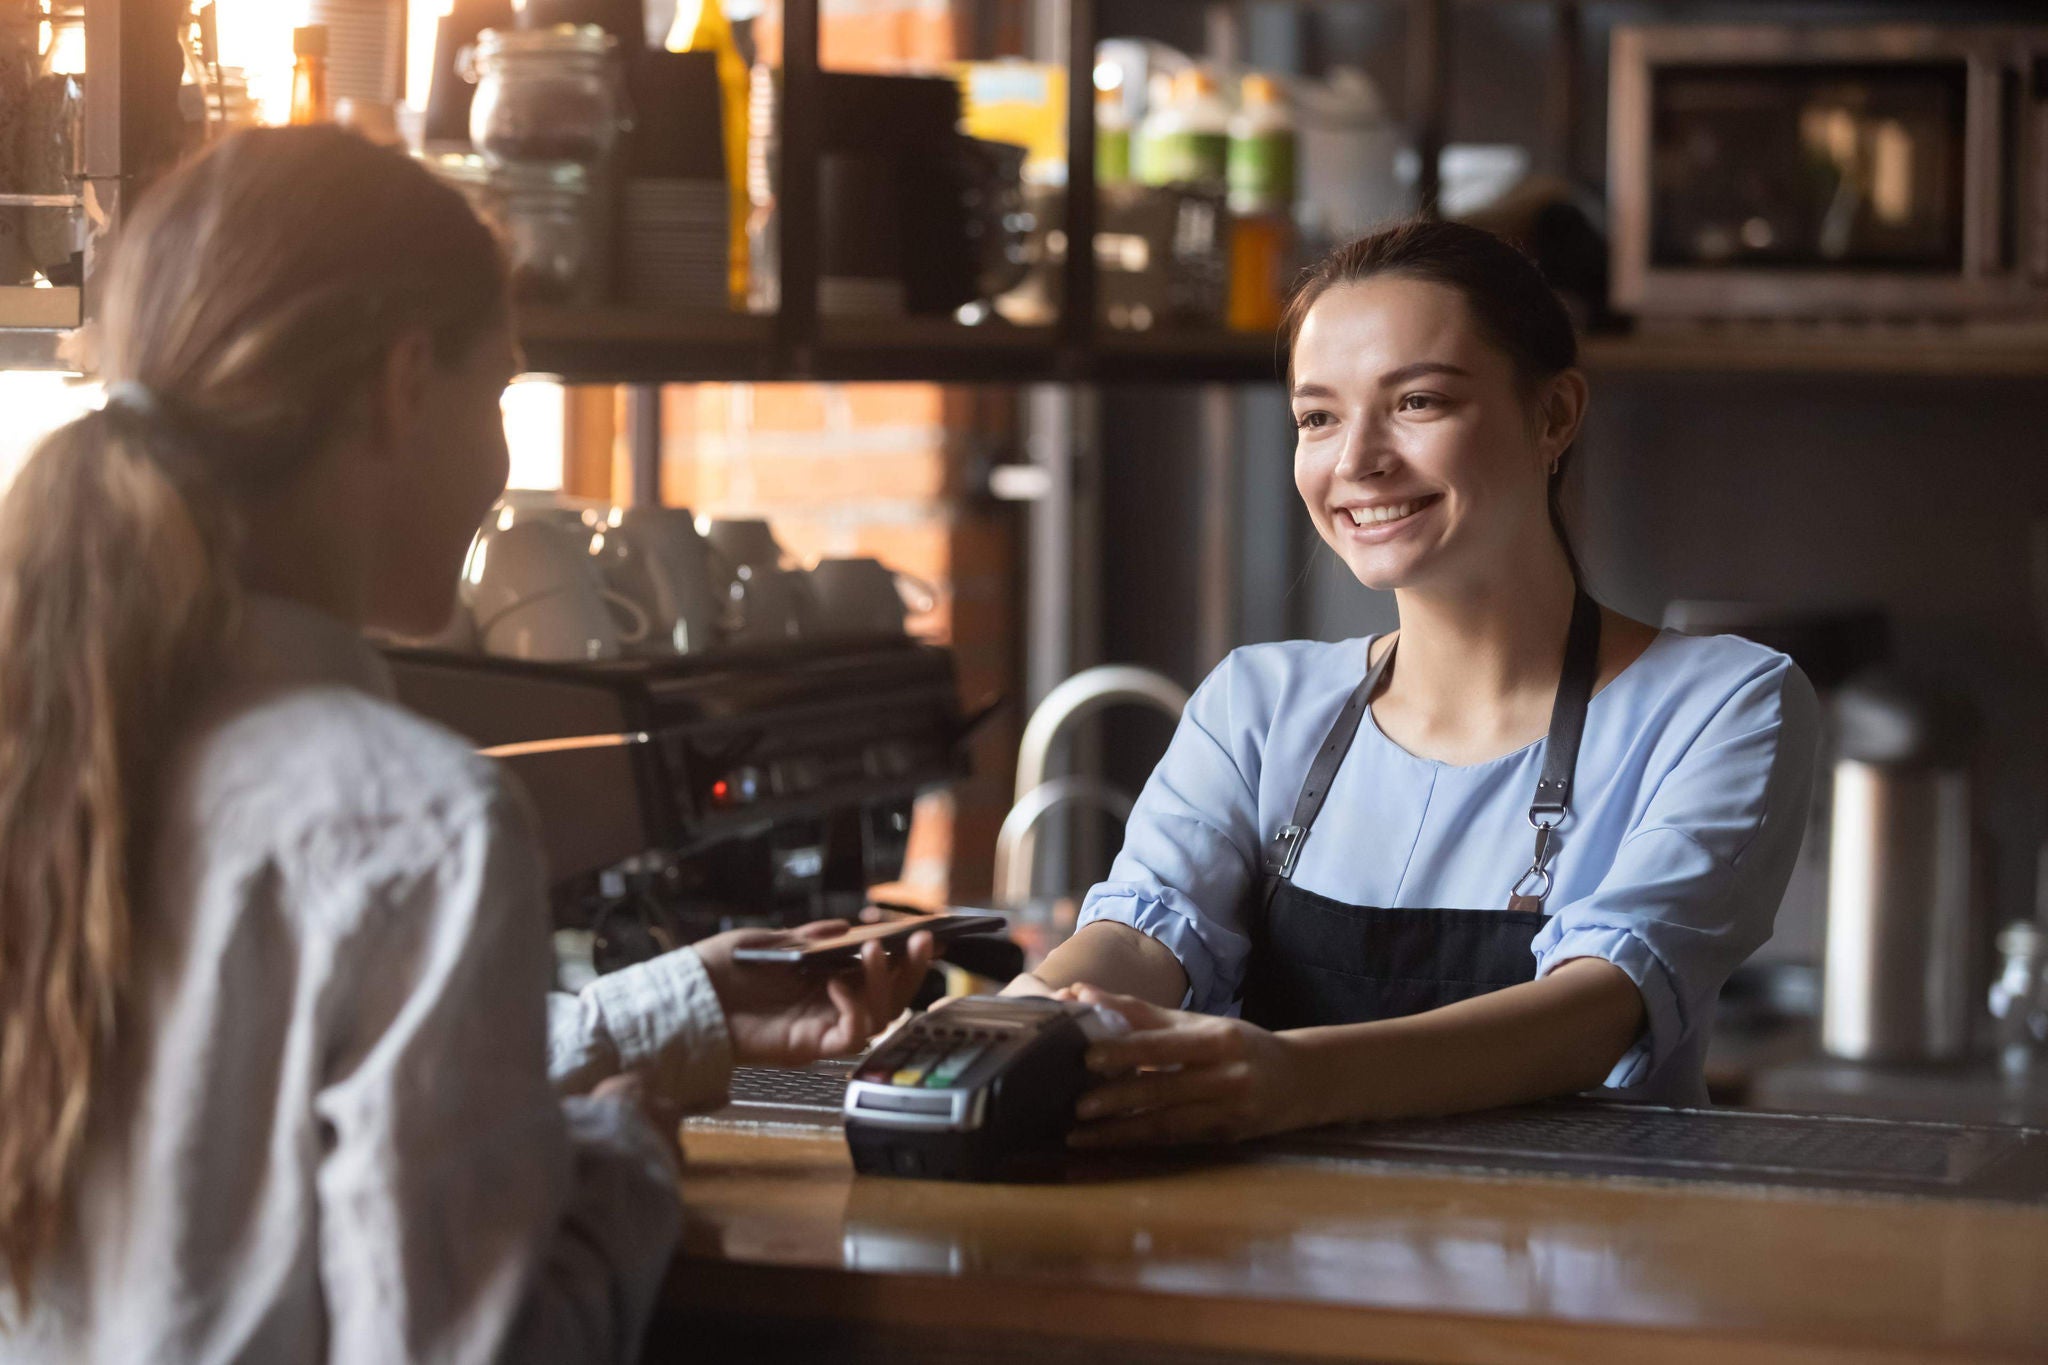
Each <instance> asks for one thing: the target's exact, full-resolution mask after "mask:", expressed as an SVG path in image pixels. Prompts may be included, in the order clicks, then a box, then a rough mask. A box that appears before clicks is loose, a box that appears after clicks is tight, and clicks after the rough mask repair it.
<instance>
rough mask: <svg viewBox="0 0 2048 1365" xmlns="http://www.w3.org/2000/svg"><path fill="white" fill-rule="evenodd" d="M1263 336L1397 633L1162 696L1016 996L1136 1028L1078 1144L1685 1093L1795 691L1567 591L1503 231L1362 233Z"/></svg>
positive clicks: (1289, 653) (1536, 388)
mask: <svg viewBox="0 0 2048 1365" xmlns="http://www.w3.org/2000/svg"><path fill="white" fill-rule="evenodd" d="M1285 336H1286V339H1287V341H1288V344H1289V353H1290V370H1291V373H1290V384H1291V386H1292V389H1291V391H1292V400H1293V412H1294V420H1295V425H1296V426H1297V428H1298V438H1297V442H1296V447H1295V461H1294V476H1295V486H1296V488H1297V490H1298V491H1299V492H1300V494H1301V497H1302V501H1303V503H1304V504H1305V505H1306V507H1307V509H1308V514H1309V517H1310V519H1311V520H1312V521H1313V522H1314V524H1315V527H1316V530H1317V532H1318V533H1319V534H1320V535H1321V536H1322V538H1323V540H1324V541H1325V542H1326V543H1328V545H1329V546H1330V548H1331V549H1332V550H1334V551H1335V552H1336V553H1337V555H1338V557H1339V558H1340V559H1342V560H1343V562H1344V563H1345V565H1346V566H1347V567H1348V568H1349V569H1350V570H1351V572H1352V574H1353V575H1354V576H1355V577H1356V578H1357V579H1358V581H1359V582H1360V583H1361V584H1363V585H1365V586H1366V587H1369V588H1375V589H1380V590H1391V591H1392V592H1393V594H1394V598H1395V604H1396V606H1397V609H1398V612H1399V617H1400V628H1399V630H1398V631H1396V632H1392V633H1389V634H1386V635H1379V636H1372V637H1368V638H1365V639H1359V640H1347V641H1342V642H1339V643H1335V644H1326V643H1320V642H1314V641H1290V642H1287V643H1282V644H1271V645H1257V646H1252V647H1248V648H1244V649H1240V650H1237V651H1236V652H1235V653H1233V654H1231V655H1230V656H1229V657H1228V658H1227V659H1225V660H1224V662H1223V663H1222V664H1221V665H1220V666H1219V667H1218V668H1217V669H1216V671H1215V672H1214V673H1213V674H1211V675H1210V677H1209V678H1208V679H1207V681H1205V682H1204V683H1203V684H1202V686H1201V687H1200V688H1199V689H1198V690H1197V691H1196V693H1195V695H1194V697H1193V698H1192V699H1191V700H1190V702H1189V704H1188V707H1187V711H1186V713H1185V715H1184V716H1183V718H1182V720H1181V724H1180V727H1179V729H1178V731H1177V733H1176V734H1175V736H1174V738H1173V742H1172V744H1171V746H1170V747H1169V749H1168V751H1167V754H1166V756H1165V758H1164V759H1162V760H1161V762H1160V764H1159V767H1158V768H1157V769H1156V770H1155V771H1154V773H1153V775H1152V777H1151V780H1150V781H1149V782H1148V783H1147V784H1146V787H1145V790H1144V792H1143V794H1142V795H1141V797H1140V798H1139V800H1138V803H1137V808H1136V810H1135V811H1134V812H1133V814H1132V817H1131V820H1130V824H1129V829H1128V834H1127V837H1126V841H1125V844H1124V847H1123V850H1122V852H1121V853H1120V854H1119V856H1118V858H1117V860H1116V863H1115V865H1114V866H1113V867H1112V868H1111V870H1110V875H1109V878H1108V880H1106V881H1104V882H1102V883H1101V884H1100V885H1098V886H1096V887H1095V888H1093V889H1092V890H1091V891H1090V892H1089V894H1088V897H1087V900H1086V902H1085V904H1084V906H1083V909H1082V914H1081V921H1082V923H1081V927H1080V929H1079V931H1078V932H1077V933H1076V934H1075V935H1074V937H1073V938H1072V939H1070V940H1069V941H1068V942H1067V943H1065V944H1063V945H1062V946H1061V947H1060V948H1059V949H1057V950H1056V951H1054V952H1053V953H1052V954H1051V955H1050V956H1049V957H1048V958H1047V959H1046V961H1045V963H1044V964H1043V965H1042V966H1041V967H1040V968H1039V969H1038V971H1037V972H1036V973H1035V974H1032V975H1028V976H1024V977H1020V978H1018V979H1017V981H1016V982H1014V983H1013V984H1012V985H1011V986H1010V988H1009V989H1010V991H1011V992H1012V993H1037V992H1063V993H1066V994H1068V995H1070V996H1073V997H1076V998H1080V999H1084V1000H1089V1001H1092V1002H1098V1003H1104V1004H1108V1005H1110V1006H1112V1007H1114V1008H1116V1009H1117V1010H1119V1011H1120V1012H1122V1013H1123V1014H1124V1015H1125V1016H1126V1017H1127V1018H1128V1019H1129V1020H1130V1021H1131V1023H1132V1024H1133V1025H1134V1026H1135V1031H1134V1032H1133V1033H1131V1034H1129V1035H1128V1036H1125V1037H1123V1038H1120V1039H1114V1040H1109V1041H1105V1042H1102V1043H1098V1044H1097V1045H1096V1046H1095V1048H1094V1049H1093V1050H1092V1052H1091V1054H1090V1065H1091V1067H1093V1068H1094V1069H1095V1070H1097V1071H1098V1072H1100V1073H1102V1075H1103V1076H1104V1077H1105V1081H1104V1083H1103V1084H1102V1085H1100V1086H1099V1087H1098V1088H1097V1089H1096V1090H1094V1091H1093V1092H1092V1093H1091V1094H1089V1095H1088V1096H1087V1097H1085V1098H1084V1099H1083V1100H1082V1102H1081V1105H1080V1111H1079V1112H1080V1118H1081V1119H1082V1124H1081V1126H1080V1128H1079V1129H1078V1130H1077V1133H1076V1138H1075V1140H1076V1141H1077V1142H1080V1143H1084V1144H1123V1143H1144V1142H1172V1141H1188V1140H1196V1139H1216V1138H1225V1139H1227V1138H1241V1137H1248V1136H1255V1135H1259V1134H1264V1133H1272V1132H1278V1131H1282V1130H1286V1129H1290V1128H1297V1127H1303V1126H1308V1125H1312V1124H1319V1123H1329V1122H1341V1121H1355V1120H1364V1119H1375V1118H1391V1117H1397V1116H1404V1115H1422V1114H1440V1113H1450V1112H1456V1111H1461V1110H1468V1109H1478V1108H1484V1107H1489V1106H1494V1105H1501V1104H1511V1103H1517V1102H1521V1101H1527V1100H1534V1099H1539V1098H1542V1097H1546V1096H1552V1095H1558V1094H1564V1093H1569V1092H1574V1091H1582V1090H1587V1089H1590V1088H1594V1087H1602V1086H1604V1087H1609V1088H1611V1090H1612V1092H1613V1093H1614V1094H1616V1095H1618V1096H1620V1097H1624V1098H1634V1099H1642V1100H1648V1101H1656V1102H1663V1103H1675V1104H1690V1103H1700V1102H1704V1099H1705V1092H1704V1087H1703V1084H1702V1080H1701V1060H1702V1054H1703V1051H1704V1045H1705V1039H1706V1030H1707V1025H1708V1023H1709V1021H1710V1018H1711V1015H1712V1010H1713V1006H1714V1000H1715V997H1716V995H1717V994H1718V993H1719V991H1720V988H1721V985H1722V983H1723V982H1724V981H1725V980H1726V979H1727V977H1728V974H1729V973H1730V972H1731V971H1732V970H1734V968H1735V967H1736V966H1737V965H1738V964H1739V963H1741V962H1742V961H1743V959H1744V958H1746V957H1747V956H1748V955H1749V954H1750V953H1751V952H1753V951H1755V949H1756V948H1757V946H1758V945H1759V944H1761V943H1762V942H1763V941H1764V940H1765V939H1766V938H1768V937H1769V935H1770V931H1771V919H1772V916H1773V915H1774V913H1775V912H1776V908H1777V904H1778V900H1779V897H1780V896H1781V894H1782V893H1783V891H1784V888H1785V883H1786V880H1787V878H1788V877H1789V875H1790V873H1791V868H1792V862H1793V858H1794V855H1795V854H1796V853H1797V851H1798V846H1799V840H1800V836H1801V833H1802V831H1803V828H1804V825H1805V815H1806V805H1807V798H1808V792H1809V788H1810V784H1811V782H1812V777H1813V768H1814V762H1815V743H1816V719H1817V716H1816V704H1815V700H1814V695H1813V691H1812V688H1811V687H1810V686H1809V685H1808V683H1807V681H1806V679H1805V677H1804V676H1803V675H1801V673H1800V672H1799V670H1798V669H1797V668H1795V667H1794V666H1793V665H1792V663H1791V661H1790V660H1788V659H1787V658H1785V657H1784V656H1783V655H1781V654H1778V653H1775V652H1774V651H1771V650H1769V649H1765V648H1763V647H1761V646H1759V645H1756V644H1752V643H1750V642H1748V641H1745V640H1740V639H1736V638H1733V637H1727V636H1721V637H1714V638H1699V639H1695V638H1688V637H1684V636H1679V635H1675V634H1672V633H1669V632H1664V633H1660V632H1658V631H1656V630H1655V629H1653V628H1651V627H1649V626H1647V625H1644V624H1642V623H1641V622H1638V621H1634V620H1631V619H1629V618H1628V617H1626V616H1623V615H1621V614H1620V613H1618V612H1615V611H1612V610H1609V609H1607V608H1605V607H1602V606H1599V605H1598V604H1597V603H1595V602H1594V601H1593V599H1592V598H1591V597H1589V596H1588V595H1587V593H1586V591H1585V589H1584V587H1583V586H1582V585H1581V581H1580V575H1579V571H1578V566H1577V564H1576V562H1575V560H1574V558H1573V556H1572V553H1571V550H1570V548H1569V546H1568V544H1567V542H1566V539H1565V535H1564V530H1563V524H1562V521H1561V519H1560V516H1559V512H1558V490H1559V485H1560V482H1561V480H1562V478H1563V474H1564V468H1565V463H1566V460H1567V457H1568V456H1569V454H1570V452H1571V449H1572V445H1573V441H1574V439H1575V438H1576V436H1577V435H1578V432H1579V428H1580V423H1581V421H1582V419H1583V418H1584V415H1585V412H1586V403H1587V385H1586V380H1585V377H1584V376H1583V375H1582V374H1581V372H1580V371H1579V370H1578V368H1577V367H1576V360H1577V348H1576V341H1575V338H1574V336H1573V331H1572V326H1571V322H1570V319H1569V318H1568V316H1567V315H1566V313H1565V310H1564V308H1563V306H1562V305H1561V304H1560V303H1559V301H1558V299H1557V297H1556V295H1555V294H1553V293H1552V292H1551V290H1550V289H1549V288H1548V286H1547V285H1546V284H1545V283H1544V281H1543V279H1542V277H1541V276H1540V275H1539V274H1538V272H1537V271H1536V269H1535V267H1534V266H1533V265H1532V264H1531V263H1530V262H1529V261H1528V260H1527V259H1526V258H1524V257H1523V256H1521V255H1520V254H1519V253H1517V252H1516V251H1515V250H1513V249H1512V248H1510V247H1509V246H1507V245H1506V244H1504V243H1502V242H1501V241H1500V240H1499V239H1497V238H1495V237H1493V236H1491V235H1489V234H1487V233H1484V232H1481V231H1479V230H1477V229H1474V228H1470V227H1464V226H1460V225H1456V224H1449V223H1413V224H1406V225H1402V226H1399V227H1395V228H1392V229H1390V230H1387V231H1384V232H1381V233H1378V234H1375V235H1373V236H1370V237H1367V238H1364V239H1362V240H1360V241H1357V242H1354V243H1352V244H1351V245H1349V246H1346V247H1344V248H1341V249H1340V250H1338V251H1337V252H1336V253H1335V254H1333V255H1332V256H1331V257H1329V258H1328V259H1327V260H1325V261H1324V262H1323V263H1322V264H1321V265H1320V266H1319V267H1317V269H1316V270H1315V271H1313V272H1312V274H1311V275H1310V277H1309V278H1308V279H1307V280H1306V282H1305V283H1304V285H1303V287H1302V288H1301V289H1300V291H1299V292H1298V294H1297V295H1296V297H1295V299H1294V300H1293V302H1292V304H1291V306H1290V309H1289V312H1288V316H1287V321H1286V323H1285Z"/></svg>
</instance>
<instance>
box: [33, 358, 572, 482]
mask: <svg viewBox="0 0 2048 1365" xmlns="http://www.w3.org/2000/svg"><path fill="white" fill-rule="evenodd" d="M99 405H100V386H99V385H98V384H97V383H83V382H80V381H79V380H78V378H77V377H76V376H73V375H66V374H56V373H51V372H47V371H41V370H0V412H5V413H6V414H7V420H6V421H5V422H0V490H4V489H5V488H6V487H7V485H8V484H10V483H12V482H13V481H14V472H15V471H16V470H17V469H19V468H21V464H22V462H23V461H24V460H26V459H27V458H28V456H29V452H30V451H32V450H34V449H35V447H36V442H38V441H40V440H42V439H43V437H44V436H45V435H47V434H48V433H49V432H52V431H55V430H56V429H57V428H58V427H60V426H63V425H64V424H65V423H66V422H69V421H71V420H72V419H73V418H75V417H77V416H79V415H80V414H82V413H85V412H89V411H91V410H92V409H93V408H96V407H98V406H99ZM503 408H504V411H505V444H506V445H507V447H509V449H510V451H511V455H512V478H511V486H512V487H514V488H542V489H559V488H560V487H561V486H562V459H563V445H564V439H563V437H564V431H565V428H564V425H563V423H564V421H565V412H564V400H563V394H562V386H561V385H560V384H557V383H555V382H554V381H553V380H547V379H522V380H520V381H519V382H518V383H516V384H513V385H512V386H511V387H510V388H508V389H506V390H505V399H504V403H503Z"/></svg>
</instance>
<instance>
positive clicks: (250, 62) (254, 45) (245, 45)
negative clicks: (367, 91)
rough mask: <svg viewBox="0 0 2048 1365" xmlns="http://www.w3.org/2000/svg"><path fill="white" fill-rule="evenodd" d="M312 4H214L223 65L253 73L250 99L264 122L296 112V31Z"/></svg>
mask: <svg viewBox="0 0 2048 1365" xmlns="http://www.w3.org/2000/svg"><path fill="white" fill-rule="evenodd" d="M311 14H312V8H311V6H310V5H309V4H308V0H214V18H215V22H216V23H217V24H218V26H219V31H220V61H221V65H222V66H239V67H241V68H242V70H243V71H244V72H246V73H247V74H248V78H249V98H250V99H251V100H253V101H254V102H255V104H256V110H257V117H258V118H259V119H261V120H262V121H263V122H265V123H284V122H285V121H286V120H287V119H289V117H290V116H291V108H292V30H293V29H295V28H297V27H299V26H300V25H301V24H304V23H307V22H309V20H310V16H311Z"/></svg>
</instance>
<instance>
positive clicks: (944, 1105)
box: [845, 996, 1127, 1180]
mask: <svg viewBox="0 0 2048 1365" xmlns="http://www.w3.org/2000/svg"><path fill="white" fill-rule="evenodd" d="M1126 1028H1127V1025H1126V1024H1125V1023H1124V1021H1123V1020H1122V1018H1120V1017H1119V1016H1117V1015H1115V1014H1113V1013H1110V1012H1109V1011H1107V1010H1101V1009H1097V1008H1095V1007H1093V1006H1090V1005H1081V1004H1073V1003H1069V1002H1066V1001H1060V1000H1046V999H1043V998H1037V997H1030V996H1016V997H996V996H977V997H974V998H971V999H967V1000H962V1001H959V1002H957V1003H955V1004H952V1005H949V1006H947V1007H946V1008H944V1009H939V1010H933V1011H931V1012H929V1013H926V1014H921V1015H918V1016H917V1017H915V1018H913V1019H911V1020H910V1021H908V1022H907V1023H905V1024H903V1025H902V1026H901V1027H900V1028H898V1029H896V1030H895V1031H894V1032H892V1033H891V1034H889V1036H888V1037H886V1038H884V1039H883V1040H882V1041H881V1042H880V1043H878V1044H876V1046H875V1050H874V1051H873V1052H872V1053H870V1054H869V1056H868V1060H867V1061H866V1062H865V1063H863V1064H862V1066H861V1068H860V1070H858V1071H856V1072H855V1073H854V1076H853V1080H852V1082H851V1083H850V1084H849V1085H848V1086H847V1089H846V1111H845V1112H846V1144H847V1146H848V1147H849V1148H851V1149H852V1152H853V1164H854V1169H856V1170H858V1171H861V1172H863V1173H865V1174H868V1175H902V1176H916V1177H920V1178H924V1179H930V1180H1021V1179H1028V1178H1030V1177H1032V1176H1038V1175H1045V1174H1049V1173H1051V1172H1052V1171H1054V1170H1056V1169H1057V1168H1058V1166H1059V1162H1060V1159H1061V1157H1062V1156H1063V1155H1064V1154H1065V1152H1066V1139H1067V1133H1068V1131H1069V1130H1070V1129H1072V1128H1073V1126H1074V1103H1075V1101H1077V1100H1079V1099H1080V1097H1081V1092H1082V1091H1084V1090H1086V1089H1087V1088H1088V1086H1089V1084H1090V1079H1089V1075H1088V1070H1087V1067H1086V1066H1085V1065H1084V1064H1083V1061H1082V1058H1083V1056H1084V1055H1085V1054H1086V1053H1087V1050H1088V1044H1089V1043H1090V1042H1092V1041H1094V1040H1095V1039H1097V1038H1103V1037H1108V1036H1110V1035H1112V1034H1117V1033H1122V1032H1124V1031H1125V1030H1126Z"/></svg>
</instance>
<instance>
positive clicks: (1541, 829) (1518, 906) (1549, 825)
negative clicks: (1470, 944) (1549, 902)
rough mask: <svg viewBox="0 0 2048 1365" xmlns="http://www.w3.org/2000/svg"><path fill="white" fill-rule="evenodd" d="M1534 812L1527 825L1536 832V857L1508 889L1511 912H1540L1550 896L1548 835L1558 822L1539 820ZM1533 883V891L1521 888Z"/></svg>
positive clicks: (1531, 813) (1531, 812)
mask: <svg viewBox="0 0 2048 1365" xmlns="http://www.w3.org/2000/svg"><path fill="white" fill-rule="evenodd" d="M1536 814H1537V813H1536V812H1535V811H1533V810H1532V811H1530V812H1529V823H1530V824H1531V825H1532V826H1534V827H1535V830H1536V855H1535V857H1533V858H1531V859H1530V860H1529V870H1528V871H1527V872H1524V873H1523V874H1522V875H1521V876H1519V877H1517V878H1515V884H1514V885H1513V886H1511V887H1509V888H1508V908H1509V909H1511V910H1540V909H1542V908H1543V901H1544V898H1545V897H1546V896H1548V895H1549V894H1550V868H1549V866H1548V864H1549V862H1550V835H1551V831H1552V830H1555V829H1556V828H1557V826H1558V824H1559V820H1561V819H1562V816H1560V817H1559V819H1558V820H1539V819H1537V818H1536ZM1532 881H1533V882H1534V883H1535V886H1534V889H1533V890H1529V891H1524V890H1523V889H1522V888H1524V887H1526V886H1529V885H1530V883H1531V882H1532Z"/></svg>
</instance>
